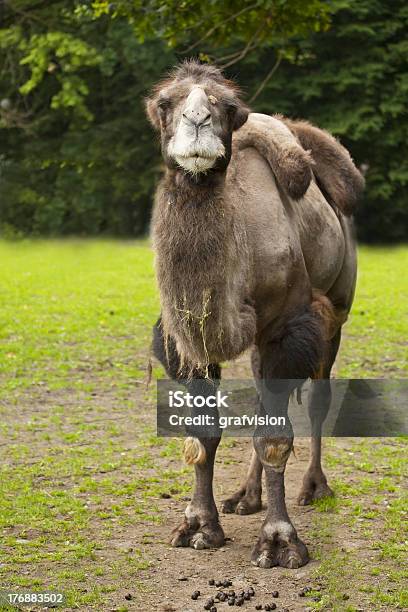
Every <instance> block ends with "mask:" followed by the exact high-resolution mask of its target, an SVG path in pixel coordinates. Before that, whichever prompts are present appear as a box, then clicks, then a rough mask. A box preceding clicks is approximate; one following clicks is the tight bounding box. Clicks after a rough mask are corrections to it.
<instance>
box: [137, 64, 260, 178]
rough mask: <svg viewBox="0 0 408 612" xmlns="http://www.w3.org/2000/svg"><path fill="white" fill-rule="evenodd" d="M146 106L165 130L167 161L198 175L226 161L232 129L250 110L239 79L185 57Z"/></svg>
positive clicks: (162, 136)
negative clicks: (240, 96) (229, 79)
mask: <svg viewBox="0 0 408 612" xmlns="http://www.w3.org/2000/svg"><path fill="white" fill-rule="evenodd" d="M146 108H147V114H148V117H149V119H150V121H151V123H152V124H153V126H154V127H155V128H156V129H157V130H160V134H161V143H162V153H163V158H164V160H165V162H166V164H167V166H168V167H170V168H176V167H179V168H181V169H182V170H183V171H185V172H187V173H190V174H195V175H197V174H200V173H206V172H208V171H209V170H224V169H225V168H226V167H227V165H228V163H229V161H230V158H231V138H232V132H233V131H234V130H237V129H238V128H240V127H241V126H242V125H243V124H244V123H245V121H246V120H247V117H248V113H249V109H248V108H247V107H246V106H245V105H244V104H243V102H241V100H240V98H239V90H238V87H237V86H236V85H235V84H234V83H232V82H231V81H228V80H227V79H225V78H224V77H223V75H222V73H221V71H220V70H219V69H218V68H215V67H214V66H208V65H204V64H200V63H198V62H196V61H188V62H184V63H183V64H181V65H180V66H179V67H178V68H176V70H175V71H174V72H173V74H172V75H171V76H170V78H168V79H166V80H165V81H163V82H161V83H159V84H158V85H157V86H156V87H155V89H154V90H153V93H152V95H151V97H150V98H148V99H147V101H146Z"/></svg>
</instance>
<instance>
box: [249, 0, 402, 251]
mask: <svg viewBox="0 0 408 612" xmlns="http://www.w3.org/2000/svg"><path fill="white" fill-rule="evenodd" d="M331 9H332V11H333V15H332V26H331V28H330V30H328V31H327V32H324V33H320V34H319V35H316V36H313V37H311V38H310V39H307V40H300V41H298V50H297V53H296V56H295V57H294V58H293V61H292V62H291V63H289V62H287V61H286V62H283V63H282V65H281V67H280V69H279V71H278V72H277V73H276V75H275V77H274V78H273V80H271V81H270V83H269V84H268V85H267V86H266V87H265V89H264V91H263V93H262V96H261V97H259V98H258V99H257V103H256V105H257V109H258V110H260V111H263V112H282V113H284V114H288V115H291V116H293V117H303V118H308V119H310V120H311V121H312V122H314V123H316V124H317V125H320V126H322V127H326V128H327V129H328V130H329V131H331V132H332V133H333V134H335V135H337V136H338V137H339V138H340V140H341V141H342V142H343V143H344V144H345V146H346V147H348V148H349V150H350V151H351V153H352V155H353V157H354V159H355V161H356V162H357V163H358V164H359V165H363V167H365V168H366V171H367V172H366V181H367V188H366V192H365V197H364V201H363V202H362V204H361V206H360V210H359V212H358V214H357V221H358V234H359V237H360V238H361V239H363V240H364V241H377V242H381V241H386V240H390V239H395V240H403V239H406V238H407V235H408V202H407V196H406V188H407V184H408V122H407V115H406V101H407V93H408V70H407V68H408V61H407V59H408V42H407V40H406V32H407V27H408V7H407V5H406V3H405V2H403V0H394V1H393V2H387V3H384V2H380V1H378V0H361V1H360V2H353V1H352V0H333V1H332V2H331ZM269 54H270V52H263V53H261V55H260V57H259V58H257V59H258V61H259V59H261V61H262V63H267V62H268V55H269ZM255 61H256V60H255V58H249V59H248V61H247V66H246V68H245V77H244V78H245V79H248V80H249V82H250V83H253V86H255V84H256V81H257V78H256V77H255V78H254V77H253V76H251V74H253V71H254V62H255ZM269 61H270V60H269Z"/></svg>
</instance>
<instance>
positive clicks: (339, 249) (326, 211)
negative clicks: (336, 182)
mask: <svg viewBox="0 0 408 612" xmlns="http://www.w3.org/2000/svg"><path fill="white" fill-rule="evenodd" d="M296 206H298V207H299V208H300V207H302V210H301V212H300V214H299V216H298V219H297V225H298V232H299V238H300V244H301V249H302V253H303V257H304V261H305V265H306V270H307V273H308V276H309V278H310V282H311V285H312V287H314V288H316V289H320V290H321V291H323V292H324V293H326V292H327V291H328V290H329V289H330V287H332V285H333V284H334V282H335V280H336V279H337V277H338V275H339V274H340V271H341V268H342V266H343V261H344V253H345V239H344V234H343V230H342V227H341V225H340V222H339V220H338V217H337V215H336V214H335V212H334V211H333V209H332V208H331V207H330V205H329V204H328V203H327V202H326V200H325V198H324V197H323V195H322V194H321V192H320V190H319V189H318V187H317V186H316V184H315V183H312V184H311V185H310V187H309V189H308V191H307V193H306V195H305V197H304V198H303V199H302V200H301V201H300V202H298V203H296Z"/></svg>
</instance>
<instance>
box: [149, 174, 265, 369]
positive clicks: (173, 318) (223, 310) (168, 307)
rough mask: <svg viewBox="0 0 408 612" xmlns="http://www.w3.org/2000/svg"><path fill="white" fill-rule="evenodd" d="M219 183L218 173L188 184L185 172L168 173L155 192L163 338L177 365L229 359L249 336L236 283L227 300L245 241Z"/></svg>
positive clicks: (248, 310)
mask: <svg viewBox="0 0 408 612" xmlns="http://www.w3.org/2000/svg"><path fill="white" fill-rule="evenodd" d="M223 186H224V183H223V180H222V178H218V179H216V180H213V181H210V182H209V183H206V182H204V183H203V184H194V186H193V185H192V184H191V179H190V178H189V177H187V176H177V175H175V174H174V173H172V172H170V173H168V175H167V176H166V178H165V179H164V181H163V182H162V184H161V185H160V188H159V190H158V192H157V198H156V207H155V210H154V214H153V220H152V221H153V228H154V231H153V242H154V248H155V250H156V251H157V252H158V253H160V257H159V258H158V260H157V262H156V269H157V278H158V282H159V286H160V290H161V307H162V324H163V332H164V336H165V337H166V336H171V337H172V338H175V339H176V346H177V351H178V353H179V355H180V357H181V364H182V365H183V366H185V364H190V365H191V367H193V368H194V367H196V368H204V369H205V368H207V367H208V365H209V364H210V363H217V362H219V361H225V360H228V359H232V358H234V357H235V356H236V355H239V354H240V353H241V352H243V351H244V350H245V349H246V348H248V347H249V346H251V345H252V344H253V342H254V338H255V330H256V316H255V311H254V308H253V305H252V304H251V303H250V301H249V300H248V299H247V297H248V294H249V289H248V287H246V286H245V284H242V285H241V286H240V287H239V294H240V299H238V300H237V301H236V302H233V301H232V300H231V297H232V295H235V294H236V287H235V286H232V285H235V284H236V281H235V274H234V272H235V270H234V268H235V264H236V263H237V261H236V258H235V256H234V254H235V253H236V252H240V254H241V256H242V259H245V251H246V250H247V245H246V238H245V230H244V228H243V227H242V226H241V225H240V222H239V220H237V219H236V218H235V216H234V213H233V208H232V207H231V204H230V203H229V202H227V201H225V200H224V199H223V196H222V189H223ZM192 189H193V192H192ZM204 237H205V239H204ZM187 253H188V257H185V255H186V254H187ZM230 290H231V291H230Z"/></svg>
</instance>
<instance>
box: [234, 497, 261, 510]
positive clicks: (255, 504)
mask: <svg viewBox="0 0 408 612" xmlns="http://www.w3.org/2000/svg"><path fill="white" fill-rule="evenodd" d="M260 510H262V502H261V499H260V498H254V497H247V496H245V497H243V498H242V499H241V501H240V502H239V504H237V507H236V508H235V512H236V514H255V512H259V511H260Z"/></svg>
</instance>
